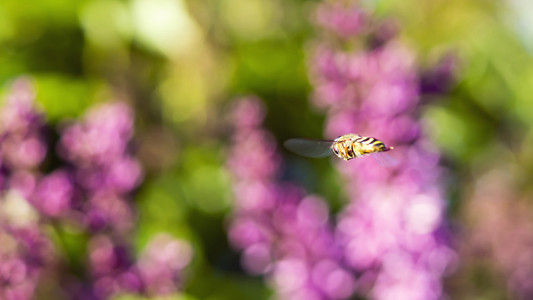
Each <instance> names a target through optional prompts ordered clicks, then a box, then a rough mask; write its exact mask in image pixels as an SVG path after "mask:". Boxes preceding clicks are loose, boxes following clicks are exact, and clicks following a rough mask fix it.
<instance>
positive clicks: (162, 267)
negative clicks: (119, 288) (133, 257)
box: [137, 234, 192, 295]
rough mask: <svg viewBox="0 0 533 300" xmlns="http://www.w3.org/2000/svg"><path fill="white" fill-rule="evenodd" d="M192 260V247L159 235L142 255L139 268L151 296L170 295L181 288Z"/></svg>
mask: <svg viewBox="0 0 533 300" xmlns="http://www.w3.org/2000/svg"><path fill="white" fill-rule="evenodd" d="M191 259H192V249H191V246H190V245H189V244H188V243H186V242H183V241H180V240H176V239H174V238H172V237H171V236H169V235H166V234H159V235H157V236H155V237H154V238H153V240H152V241H151V242H150V243H149V244H148V246H147V247H146V249H145V250H144V252H143V253H142V254H141V256H140V258H139V261H138V262H137V267H138V269H139V273H140V275H141V278H142V280H143V282H144V283H145V285H146V288H147V291H146V292H147V293H148V294H149V295H168V294H170V293H174V292H176V291H177V290H178V288H179V287H180V286H179V285H180V283H181V281H182V280H183V279H182V277H183V276H182V271H183V269H184V268H185V267H186V266H187V265H188V264H189V263H190V261H191Z"/></svg>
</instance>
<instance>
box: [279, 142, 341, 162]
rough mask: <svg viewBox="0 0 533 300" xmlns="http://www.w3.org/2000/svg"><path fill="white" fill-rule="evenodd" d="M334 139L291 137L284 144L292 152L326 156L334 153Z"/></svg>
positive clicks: (310, 155) (311, 155) (303, 154)
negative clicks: (332, 148)
mask: <svg viewBox="0 0 533 300" xmlns="http://www.w3.org/2000/svg"><path fill="white" fill-rule="evenodd" d="M332 144H333V141H325V140H312V139H290V140H287V141H285V143H283V145H284V146H285V148H287V149H289V150H291V151H292V152H294V153H296V154H299V155H302V156H306V157H314V158H318V157H326V156H328V155H330V154H331V153H332V150H331V145H332Z"/></svg>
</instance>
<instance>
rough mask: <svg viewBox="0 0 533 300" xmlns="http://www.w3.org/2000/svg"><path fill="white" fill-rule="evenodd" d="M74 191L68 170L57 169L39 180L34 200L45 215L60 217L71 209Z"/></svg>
mask: <svg viewBox="0 0 533 300" xmlns="http://www.w3.org/2000/svg"><path fill="white" fill-rule="evenodd" d="M73 193H74V187H73V183H72V179H71V176H70V175H69V174H68V173H67V172H66V171H62V170H60V171H55V172H53V173H51V174H49V175H46V176H45V177H43V178H42V179H41V180H40V181H39V183H38V184H37V187H36V189H35V192H34V195H33V197H32V198H33V199H32V200H33V201H32V202H33V204H34V205H35V207H37V208H38V209H39V210H40V211H41V213H43V214H44V215H46V216H50V217H59V216H61V215H63V214H64V213H65V212H66V211H68V210H69V209H71V201H72V197H73Z"/></svg>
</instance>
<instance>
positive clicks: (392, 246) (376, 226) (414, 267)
mask: <svg viewBox="0 0 533 300" xmlns="http://www.w3.org/2000/svg"><path fill="white" fill-rule="evenodd" d="M331 5H332V4H330V3H327V2H326V3H324V4H322V5H321V6H319V8H318V10H319V11H328V12H330V11H331ZM335 5H337V4H335ZM351 7H352V6H350V7H349V8H347V9H346V10H345V11H352V10H353V9H352V8H351ZM344 14H345V13H344V12H343V10H338V13H337V16H335V15H332V16H330V18H332V19H335V18H339V19H344V18H345V16H344ZM356 24H358V23H357V21H355V20H354V26H356ZM375 27H376V28H377V29H376V30H377V31H379V30H380V28H382V27H380V26H375ZM326 29H328V28H326ZM367 34H368V36H359V37H351V38H346V36H340V42H339V41H337V43H335V44H330V43H327V42H323V43H321V44H320V45H319V46H318V47H317V49H316V52H315V54H314V56H313V57H312V60H311V64H312V73H311V79H312V81H313V84H314V95H313V100H314V103H315V104H316V106H317V107H319V108H322V109H323V110H324V111H326V113H327V119H326V129H325V132H326V136H327V137H329V138H333V137H337V136H340V135H343V134H346V133H351V132H356V133H359V134H361V135H363V136H374V137H376V138H379V139H380V140H383V141H385V143H387V145H391V146H394V147H395V150H394V151H393V152H390V153H391V155H394V156H395V159H397V160H398V161H399V164H397V165H396V166H394V167H391V168H385V167H380V166H379V165H377V164H376V162H375V161H373V160H372V159H369V158H366V157H364V158H361V159H356V160H354V161H350V162H344V161H340V162H339V163H338V164H337V168H338V169H339V171H340V172H342V173H343V174H344V175H345V176H344V178H345V189H346V192H347V194H348V195H349V197H350V200H351V202H350V204H349V205H348V206H347V207H346V208H345V209H344V211H343V212H342V214H341V216H340V219H339V224H338V227H337V230H338V236H339V239H340V240H341V243H342V244H343V249H344V257H345V258H346V260H347V262H348V263H349V264H350V265H351V266H352V267H353V268H354V269H355V270H357V271H358V272H361V274H362V275H361V278H360V285H359V287H360V290H359V292H360V293H363V294H368V295H369V296H370V297H371V298H372V299H411V300H416V299H421V300H428V299H439V298H441V297H442V285H441V279H442V277H443V276H444V275H445V274H446V272H447V270H448V269H449V267H450V265H451V264H452V262H453V260H454V258H455V252H454V251H453V250H452V249H451V246H450V241H449V236H448V234H447V232H446V230H445V220H444V211H445V199H444V195H443V187H442V186H441V185H440V184H439V178H441V176H442V172H441V169H440V168H439V166H438V160H439V154H438V153H437V152H436V151H435V150H434V149H433V148H432V147H431V143H430V142H429V141H428V140H427V139H426V138H424V137H423V135H422V134H421V132H422V130H421V126H422V125H421V124H420V121H419V120H418V119H417V114H416V109H417V106H418V105H419V97H418V91H419V85H418V82H419V80H418V77H417V74H416V72H415V64H414V57H413V55H412V54H411V52H410V51H409V50H408V49H406V48H405V47H403V46H402V45H401V44H400V43H399V42H398V41H396V40H395V39H394V38H393V35H385V34H382V33H381V32H368V33H367ZM375 35H377V36H378V37H379V39H380V43H379V44H375V43H374V44H368V45H366V46H361V47H360V48H356V49H354V50H345V49H350V48H349V47H342V46H340V47H339V44H340V45H342V43H352V44H353V43H354V41H353V39H356V38H360V40H361V41H365V40H366V41H374V40H376V38H374V36H375ZM384 36H386V37H387V38H388V39H383V37H384ZM361 44H362V45H364V43H361Z"/></svg>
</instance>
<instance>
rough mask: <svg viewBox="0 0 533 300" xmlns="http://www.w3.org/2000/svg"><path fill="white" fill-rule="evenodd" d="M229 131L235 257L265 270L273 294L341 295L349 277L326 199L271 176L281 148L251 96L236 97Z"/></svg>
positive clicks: (345, 291)
mask: <svg viewBox="0 0 533 300" xmlns="http://www.w3.org/2000/svg"><path fill="white" fill-rule="evenodd" d="M233 111H234V113H233V115H232V116H233V119H232V121H233V123H234V128H235V131H234V133H233V147H232V149H231V150H230V156H229V158H228V167H229V169H230V170H231V171H232V173H233V175H234V178H235V181H234V192H235V201H236V203H235V212H234V215H233V216H232V220H231V222H230V225H229V237H230V241H231V243H232V244H233V246H234V247H235V248H237V249H239V250H242V252H243V253H242V265H243V267H244V268H245V269H246V270H247V271H248V272H250V273H252V274H265V275H266V276H267V278H268V281H269V282H270V283H271V284H272V285H273V287H274V288H275V290H276V292H277V297H278V298H279V299H344V298H347V297H349V296H350V295H351V294H352V292H353V289H354V286H355V280H354V278H353V275H352V274H351V273H350V272H349V271H347V269H346V267H345V266H344V264H343V262H342V260H341V258H342V251H341V250H340V248H339V247H338V246H339V245H338V244H337V243H336V241H335V239H334V236H333V230H332V228H331V227H330V225H329V222H328V218H329V212H328V207H327V205H326V204H325V202H324V201H323V200H322V199H320V198H319V197H316V196H306V195H305V193H304V192H303V191H302V190H301V189H300V188H298V187H296V186H294V185H292V184H288V183H282V182H279V181H278V180H277V176H278V173H279V168H280V156H279V154H278V153H277V152H276V145H275V142H274V139H273V137H272V136H271V134H270V133H269V132H267V131H265V130H264V129H262V128H261V123H262V122H261V121H262V119H263V117H264V115H265V112H264V108H263V106H262V104H261V102H260V101H259V100H258V99H257V98H248V99H244V100H240V101H238V102H237V103H236V105H235V107H234V110H233Z"/></svg>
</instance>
